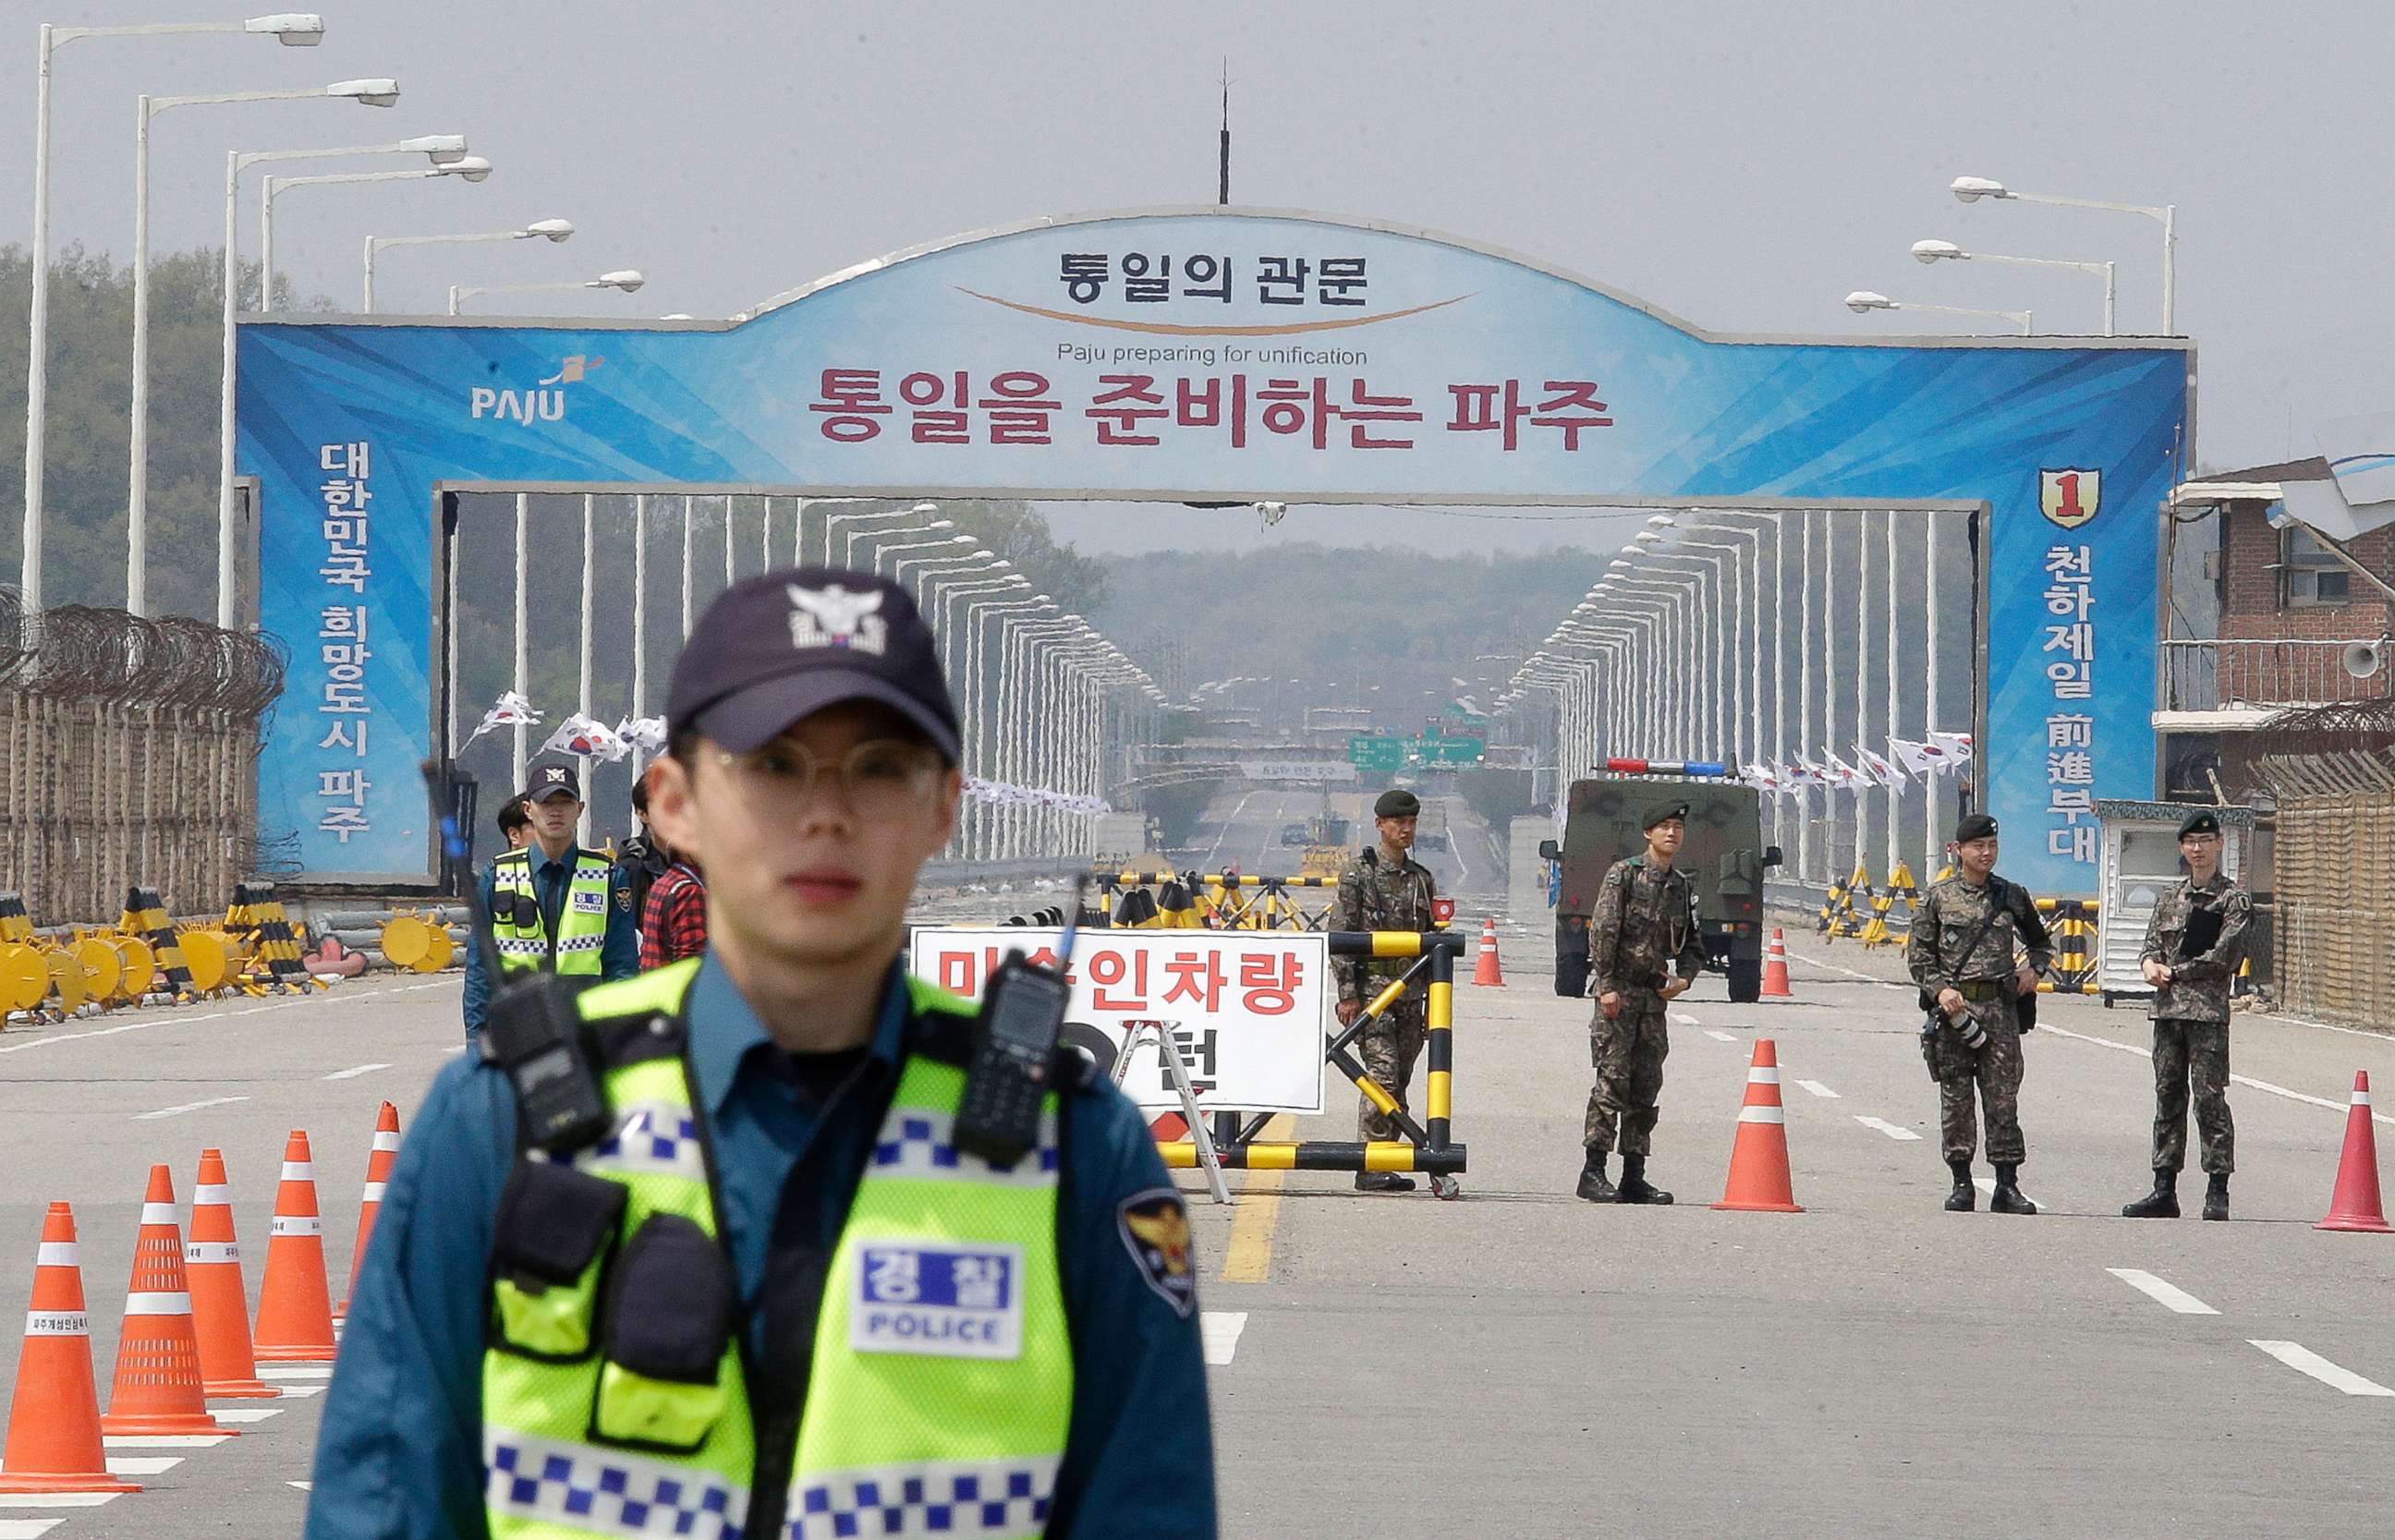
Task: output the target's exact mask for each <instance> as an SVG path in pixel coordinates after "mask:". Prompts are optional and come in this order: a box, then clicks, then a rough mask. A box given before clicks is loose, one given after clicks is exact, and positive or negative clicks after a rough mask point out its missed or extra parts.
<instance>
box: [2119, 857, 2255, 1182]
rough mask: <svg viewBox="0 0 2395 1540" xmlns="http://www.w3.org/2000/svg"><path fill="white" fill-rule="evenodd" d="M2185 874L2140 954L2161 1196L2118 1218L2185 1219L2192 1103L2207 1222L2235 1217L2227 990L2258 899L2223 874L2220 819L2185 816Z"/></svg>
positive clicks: (2150, 925) (2150, 924) (2157, 914)
mask: <svg viewBox="0 0 2395 1540" xmlns="http://www.w3.org/2000/svg"><path fill="white" fill-rule="evenodd" d="M2178 853H2179V857H2180V859H2181V860H2182V861H2183V862H2185V863H2186V866H2187V875H2186V876H2185V877H2184V878H2182V879H2181V880H2180V882H2179V885H2178V886H2177V888H2172V889H2171V891H2170V892H2169V893H2168V894H2167V895H2165V896H2164V897H2163V901H2162V902H2160V903H2159V904H2156V905H2155V906H2154V913H2153V917H2152V918H2151V919H2150V920H2148V921H2147V922H2146V941H2145V946H2144V948H2143V949H2142V950H2141V951H2140V953H2139V954H2138V958H2139V964H2140V966H2141V967H2143V969H2144V971H2145V976H2146V982H2148V983H2150V984H2151V985H2153V986H2154V998H2153V1004H2152V1005H2151V1006H2150V1007H2149V1011H2150V1014H2151V1015H2152V1017H2153V1019H2154V1190H2153V1191H2151V1192H2150V1193H2148V1194H2147V1195H2146V1196H2144V1197H2142V1198H2139V1199H2138V1200H2137V1202H2135V1203H2133V1204H2128V1205H2126V1206H2125V1207H2124V1208H2123V1209H2122V1210H2121V1212H2122V1214H2123V1215H2124V1216H2125V1217H2126V1218H2132V1219H2176V1218H2178V1173H2179V1168H2180V1167H2181V1166H2183V1165H2186V1164H2187V1102H2188V1088H2189V1085H2190V1082H2192V1083H2193V1086H2194V1090H2195V1123H2196V1127H2197V1129H2198V1131H2199V1132H2200V1133H2201V1135H2202V1136H2203V1170H2204V1174H2205V1175H2206V1176H2208V1177H2210V1178H2212V1181H2211V1185H2210V1186H2209V1187H2208V1188H2207V1189H2206V1190H2205V1191H2204V1194H2203V1217H2204V1218H2207V1219H2226V1218H2229V1174H2230V1172H2231V1171H2234V1170H2236V1169H2237V1125H2236V1124H2235V1123H2234V1122H2232V1121H2231V1120H2230V1116H2229V990H2230V984H2231V983H2233V982H2234V981H2235V979H2236V976H2237V964H2238V960H2239V958H2241V957H2242V956H2243V954H2244V950H2245V930H2246V927H2247V925H2248V924H2249V923H2251V921H2252V919H2253V915H2254V901H2253V899H2252V898H2251V897H2249V896H2248V895H2247V894H2246V891H2245V889H2244V888H2242V887H2240V886H2238V885H2237V884H2236V883H2233V882H2231V881H2230V880H2229V878H2228V877H2227V876H2226V875H2223V874H2222V872H2221V870H2220V820H2219V818H2218V817H2216V815H2214V814H2212V813H2208V812H2196V813H2190V814H2189V815H2188V817H2187V819H2186V821H2185V822H2184V823H2180V824H2179V826H2178Z"/></svg>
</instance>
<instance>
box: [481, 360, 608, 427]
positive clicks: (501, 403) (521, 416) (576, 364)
mask: <svg viewBox="0 0 2395 1540" xmlns="http://www.w3.org/2000/svg"><path fill="white" fill-rule="evenodd" d="M604 362H607V361H606V360H605V359H603V358H589V357H585V356H584V355H583V354H580V353H574V354H571V355H569V356H567V357H565V358H562V359H560V360H559V361H558V364H557V373H555V374H553V375H549V377H548V378H547V379H545V380H542V381H541V382H540V384H539V385H538V386H536V387H535V388H532V389H530V390H499V389H495V388H492V387H490V386H487V385H478V386H476V387H474V389H473V393H472V394H471V395H470V396H469V397H468V398H467V405H468V408H469V409H470V411H471V412H472V414H473V415H474V416H475V417H477V418H482V417H496V418H499V419H500V420H501V421H503V422H519V423H523V424H524V425H525V426H526V427H530V426H531V425H532V424H534V423H536V422H550V423H554V422H563V421H564V420H565V389H564V388H565V387H566V386H569V385H579V384H581V383H582V381H583V380H584V378H586V377H587V376H588V375H589V373H590V371H592V370H593V369H596V368H598V367H599V366H600V365H601V364H602V363H604ZM552 386H554V387H556V388H555V389H551V388H549V387H552Z"/></svg>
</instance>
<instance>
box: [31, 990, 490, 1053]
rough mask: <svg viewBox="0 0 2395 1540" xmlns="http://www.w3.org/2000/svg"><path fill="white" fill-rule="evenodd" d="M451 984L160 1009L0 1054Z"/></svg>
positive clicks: (49, 1036) (50, 1036) (46, 1037)
mask: <svg viewBox="0 0 2395 1540" xmlns="http://www.w3.org/2000/svg"><path fill="white" fill-rule="evenodd" d="M448 982H450V981H448V980H443V979H436V980H434V981H432V982H431V983H430V984H402V985H400V986H398V987H396V988H391V989H364V990H343V991H340V992H339V993H337V994H329V995H327V994H310V995H307V996H305V997H304V998H303V997H295V998H292V999H287V1000H270V1001H268V1002H267V1003H266V1004H264V1005H262V1006H251V1007H247V1008H245V1009H243V1010H204V1011H201V1012H199V1013H198V1014H196V1015H193V1014H192V1013H189V1012H185V1011H178V1010H171V1009H167V1008H165V1007H161V1008H160V1010H159V1013H158V1014H157V1015H155V1016H152V1017H148V1018H146V1019H144V1020H139V1021H123V1022H119V1023H118V1024H117V1025H115V1026H112V1027H96V1028H94V1029H93V1030H92V1031H90V1032H59V1033H46V1034H45V1035H43V1036H40V1037H28V1038H27V1039H25V1040H24V1041H23V1042H21V1043H9V1044H6V1045H0V1053H23V1052H24V1051H25V1050H26V1049H28V1048H45V1047H47V1046H50V1045H51V1044H53V1043H74V1042H80V1041H81V1040H82V1039H84V1038H86V1037H113V1036H115V1035H116V1034H117V1033H121V1032H146V1031H148V1030H149V1029H150V1028H152V1027H188V1026H190V1025H191V1024H192V1023H193V1022H194V1021H222V1020H229V1019H231V1018H232V1017H236V1016H256V1015H258V1014H259V1013H260V1012H262V1011H270V1010H282V1009H284V1007H298V1006H306V1005H311V1004H312V1005H333V1004H341V1005H348V1004H351V1003H352V1002H354V1001H358V1000H371V999H373V998H374V997H375V996H376V995H377V994H405V993H407V992H408V991H410V990H417V989H433V988H436V987H439V986H441V985H443V984H446V983H448Z"/></svg>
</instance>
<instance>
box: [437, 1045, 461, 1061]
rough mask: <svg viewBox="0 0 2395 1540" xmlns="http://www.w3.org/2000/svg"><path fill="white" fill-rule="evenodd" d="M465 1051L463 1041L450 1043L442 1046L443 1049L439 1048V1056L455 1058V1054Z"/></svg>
mask: <svg viewBox="0 0 2395 1540" xmlns="http://www.w3.org/2000/svg"><path fill="white" fill-rule="evenodd" d="M465 1051H466V1045H465V1044H463V1043H452V1044H450V1045H449V1046H447V1047H445V1048H443V1049H442V1050H441V1057H443V1059H452V1058H455V1057H456V1056H457V1055H458V1054H461V1053H464V1052H465Z"/></svg>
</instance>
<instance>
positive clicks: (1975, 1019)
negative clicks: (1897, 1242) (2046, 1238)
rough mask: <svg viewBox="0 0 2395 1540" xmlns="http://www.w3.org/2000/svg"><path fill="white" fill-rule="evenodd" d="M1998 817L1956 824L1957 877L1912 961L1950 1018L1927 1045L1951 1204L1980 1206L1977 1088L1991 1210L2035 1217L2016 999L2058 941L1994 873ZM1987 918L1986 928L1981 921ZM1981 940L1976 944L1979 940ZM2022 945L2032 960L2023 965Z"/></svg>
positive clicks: (1925, 904)
mask: <svg viewBox="0 0 2395 1540" xmlns="http://www.w3.org/2000/svg"><path fill="white" fill-rule="evenodd" d="M1996 850H1997V841H1996V821H1995V820H1994V819H1992V818H1991V817H1989V816H1988V815H1987V814H1986V813H1965V814H1964V815H1963V818H1962V821H1961V822H1960V823H1957V824H1955V826H1954V864H1955V867H1956V869H1957V871H1958V873H1959V875H1955V876H1951V877H1948V878H1947V879H1946V880H1945V881H1943V882H1940V883H1938V884H1936V885H1934V886H1933V887H1931V888H1930V889H1929V893H1928V896H1927V897H1926V898H1925V899H1924V900H1923V901H1922V905H1921V913H1920V914H1919V915H1917V916H1916V917H1915V918H1914V920H1913V922H1912V937H1911V939H1910V940H1908V941H1906V942H1905V945H1904V961H1905V964H1906V966H1907V967H1909V968H1910V969H1911V970H1912V981H1913V982H1914V983H1915V984H1917V985H1919V986H1920V987H1921V991H1922V993H1923V994H1925V995H1927V996H1930V997H1932V998H1934V1000H1935V1002H1936V1007H1937V1009H1938V1011H1940V1012H1942V1013H1943V1015H1944V1018H1945V1020H1944V1024H1943V1025H1942V1026H1940V1027H1939V1028H1938V1031H1937V1032H1936V1033H1935V1034H1934V1035H1933V1036H1932V1037H1931V1038H1930V1041H1929V1046H1928V1051H1929V1055H1930V1060H1931V1063H1932V1066H1933V1068H1934V1070H1935V1072H1936V1073H1937V1076H1938V1127H1939V1133H1940V1137H1941V1139H1942V1140H1943V1145H1944V1149H1945V1153H1946V1165H1947V1167H1948V1169H1950V1170H1952V1172H1953V1173H1954V1191H1952V1193H1951V1194H1949V1195H1948V1197H1947V1199H1946V1206H1947V1207H1948V1208H1950V1209H1952V1210H1954V1211H1956V1212H1958V1213H1965V1212H1968V1211H1969V1210H1971V1209H1972V1208H1975V1207H1977V1206H1978V1191H1976V1190H1975V1189H1974V1188H1973V1187H1972V1186H1971V1156H1972V1154H1973V1152H1974V1147H1975V1146H1976V1145H1977V1144H1978V1119H1977V1118H1976V1117H1975V1116H1974V1109H1973V1107H1972V1104H1971V1099H1972V1086H1973V1085H1974V1083H1976V1084H1977V1086H1978V1097H1979V1099H1980V1101H1981V1102H1983V1103H1984V1104H1985V1106H1986V1109H1987V1116H1988V1160H1989V1163H1990V1164H1991V1165H1994V1166H1995V1168H1996V1190H1995V1193H1994V1196H1993V1197H1992V1198H1991V1200H1990V1202H1989V1204H1988V1207H1989V1208H1990V1210H1991V1211H1992V1212H1994V1213H1998V1214H2034V1213H2036V1212H2037V1205H2036V1204H2033V1203H2031V1202H2030V1201H2029V1200H2028V1199H2027V1198H2025V1197H2023V1196H2022V1195H2021V1190H2020V1165H2021V1161H2022V1159H2023V1157H2024V1156H2025V1155H2026V1154H2027V1152H2028V1149H2027V1146H2026V1144H2025V1143H2024V1142H2023V1140H2022V1139H2021V1129H2020V1086H2021V1073H2022V1064H2021V1049H2020V1019H2019V1009H2018V1001H2019V998H2020V996H2022V995H2024V994H2029V993H2030V992H2031V991H2032V990H2034V989H2035V988H2036V987H2037V977H2038V975H2039V974H2041V973H2043V972H2044V971H2045V968H2046V965H2047V964H2048V963H2050V962H2051V961H2053V958H2054V951H2053V943H2052V942H2051V941H2049V940H2048V939H2047V937H2046V933H2045V926H2044V923H2043V922H2042V921H2040V920H2039V919H2038V917H2037V908H2036V905H2035V903H2034V902H2032V901H2031V898H2030V896H2029V893H2028V891H2027V890H2026V889H2024V888H2020V887H2018V885H2016V884H2013V883H2009V882H2006V881H2005V879H2004V878H2002V877H2000V876H1998V875H1995V865H1996ZM1983 921H1984V922H1985V923H1984V924H1983V923H1982V922H1983ZM1975 935H1976V936H1977V940H1976V941H1975V940H1974V939H1973V938H1974V936H1975ZM2017 950H2026V951H2027V952H2028V954H2029V960H2028V962H2027V963H2025V964H2017V963H2016V962H2015V960H2014V957H2015V953H2016V951H2017Z"/></svg>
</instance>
